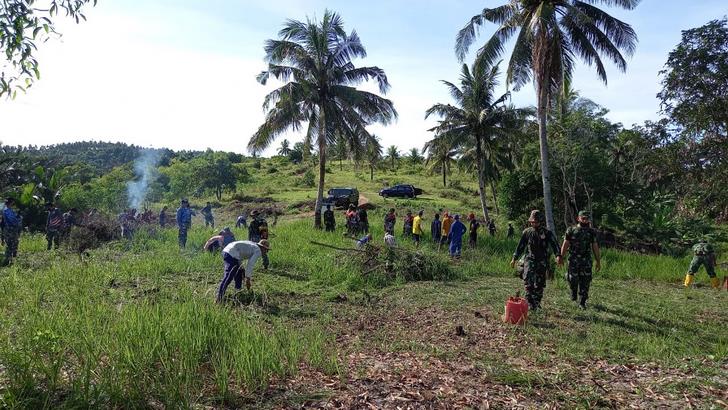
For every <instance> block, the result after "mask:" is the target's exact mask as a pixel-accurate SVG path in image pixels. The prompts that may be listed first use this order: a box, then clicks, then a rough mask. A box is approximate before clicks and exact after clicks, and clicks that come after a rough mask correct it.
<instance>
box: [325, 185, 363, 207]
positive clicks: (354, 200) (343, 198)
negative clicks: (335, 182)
mask: <svg viewBox="0 0 728 410" xmlns="http://www.w3.org/2000/svg"><path fill="white" fill-rule="evenodd" d="M325 203H327V204H331V205H333V206H335V207H339V208H345V207H348V206H349V204H354V205H355V206H358V205H359V191H358V190H357V189H356V188H331V189H329V192H328V196H327V197H326V201H325Z"/></svg>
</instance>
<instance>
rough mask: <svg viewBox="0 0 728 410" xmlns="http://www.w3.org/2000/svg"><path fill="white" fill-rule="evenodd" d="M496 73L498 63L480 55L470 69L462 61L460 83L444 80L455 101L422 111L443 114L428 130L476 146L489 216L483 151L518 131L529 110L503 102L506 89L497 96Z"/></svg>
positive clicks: (480, 189)
mask: <svg viewBox="0 0 728 410" xmlns="http://www.w3.org/2000/svg"><path fill="white" fill-rule="evenodd" d="M499 74H500V73H499V70H498V65H497V64H496V65H494V66H491V65H489V64H488V63H487V62H486V61H485V60H483V59H480V58H479V59H477V60H476V61H475V63H473V67H472V70H471V69H470V68H468V66H467V64H463V67H462V70H461V74H460V87H458V86H456V85H455V84H453V83H450V82H447V81H443V84H445V85H446V86H447V88H448V89H449V90H450V95H451V96H452V98H453V99H454V100H455V105H450V104H435V105H433V106H432V107H430V108H429V109H428V110H427V112H426V114H425V118H427V117H429V116H430V115H437V116H439V117H441V118H442V120H440V122H439V125H438V126H436V127H434V128H432V129H431V130H430V131H434V132H436V133H437V134H438V135H440V136H441V137H442V138H447V139H449V140H451V141H454V142H455V144H457V145H459V146H463V145H470V146H473V147H475V164H476V172H477V174H478V193H479V194H480V205H481V207H482V211H483V217H484V218H485V219H490V218H489V215H488V206H487V200H486V198H485V175H484V172H485V169H484V158H485V152H487V151H494V150H497V149H498V147H499V146H500V145H501V144H502V143H503V142H504V141H505V140H508V139H509V138H510V137H511V136H512V135H516V134H518V133H519V132H520V130H521V128H522V125H523V123H524V121H525V116H527V115H528V113H529V110H524V109H517V108H514V107H513V106H511V105H509V104H506V100H507V99H508V97H509V96H510V94H509V93H505V94H503V95H501V96H499V97H496V95H495V88H496V86H497V85H498V76H499Z"/></svg>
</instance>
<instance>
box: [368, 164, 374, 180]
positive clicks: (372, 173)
mask: <svg viewBox="0 0 728 410" xmlns="http://www.w3.org/2000/svg"><path fill="white" fill-rule="evenodd" d="M369 180H370V181H374V165H371V164H369Z"/></svg>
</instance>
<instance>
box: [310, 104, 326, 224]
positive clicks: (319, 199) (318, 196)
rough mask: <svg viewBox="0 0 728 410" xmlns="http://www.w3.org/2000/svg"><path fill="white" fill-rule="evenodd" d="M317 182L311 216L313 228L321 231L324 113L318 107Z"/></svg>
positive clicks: (324, 164) (323, 176) (324, 174)
mask: <svg viewBox="0 0 728 410" xmlns="http://www.w3.org/2000/svg"><path fill="white" fill-rule="evenodd" d="M318 144H319V180H318V189H317V190H316V209H315V211H314V214H313V227H314V228H316V229H321V207H322V206H323V203H324V179H325V176H326V113H325V112H324V108H323V107H320V112H319V135H318Z"/></svg>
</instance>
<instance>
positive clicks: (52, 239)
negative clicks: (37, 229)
mask: <svg viewBox="0 0 728 410" xmlns="http://www.w3.org/2000/svg"><path fill="white" fill-rule="evenodd" d="M46 240H47V241H48V250H51V248H52V247H53V244H54V243H55V245H56V249H58V247H59V246H61V231H58V230H55V229H49V230H48V231H46Z"/></svg>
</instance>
